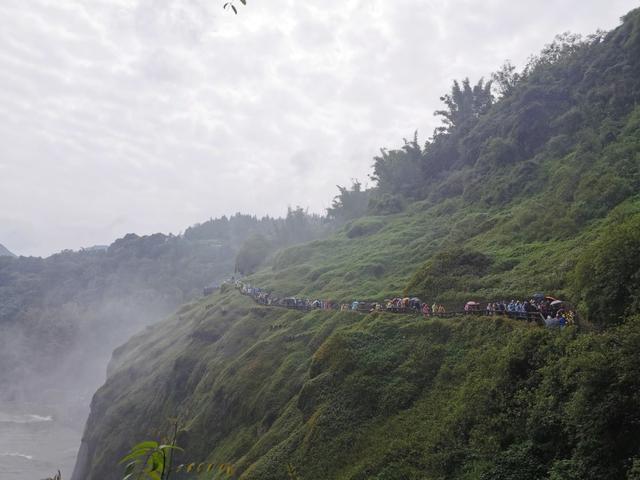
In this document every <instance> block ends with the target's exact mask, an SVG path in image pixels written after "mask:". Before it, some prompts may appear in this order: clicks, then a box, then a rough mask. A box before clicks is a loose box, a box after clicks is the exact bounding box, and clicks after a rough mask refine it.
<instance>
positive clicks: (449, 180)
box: [74, 10, 640, 480]
mask: <svg viewBox="0 0 640 480" xmlns="http://www.w3.org/2000/svg"><path fill="white" fill-rule="evenodd" d="M493 87H495V89H497V91H498V94H497V96H495V95H496V94H495V93H492V92H496V90H492V86H491V85H489V87H487V84H486V83H485V82H479V83H476V84H472V83H471V82H468V81H463V82H460V83H456V84H454V86H453V88H452V90H451V92H450V93H449V94H447V95H445V96H444V97H443V99H444V102H445V106H444V109H443V110H442V111H441V112H439V114H440V115H441V116H442V118H443V120H444V122H443V126H442V128H440V129H439V130H438V131H437V132H436V133H435V135H434V137H433V138H432V139H431V140H429V141H427V142H426V143H425V144H421V143H420V142H419V141H418V138H417V136H416V137H414V138H413V139H411V140H409V141H405V144H404V146H403V147H402V148H401V149H398V150H390V151H388V150H383V152H382V154H381V156H380V157H378V158H376V159H375V164H374V171H373V177H374V178H375V180H376V185H375V187H374V188H373V189H371V190H370V191H366V192H363V191H360V190H359V189H357V188H356V189H353V190H351V191H349V190H341V194H340V195H339V197H338V198H337V199H336V201H335V202H334V205H333V206H332V209H331V210H330V215H331V216H332V217H333V218H336V219H340V220H341V221H342V222H344V226H343V228H342V229H341V230H340V231H338V232H337V233H336V234H334V235H331V236H329V237H328V238H325V239H321V240H316V241H312V242H308V243H304V244H301V245H297V246H294V247H291V248H286V249H282V250H280V251H278V252H277V253H276V254H275V255H274V256H273V257H269V259H268V260H267V261H266V262H265V263H264V264H263V265H262V266H261V267H260V268H259V269H258V270H257V271H256V272H255V273H253V274H252V275H250V276H249V277H248V279H247V281H249V282H251V283H253V284H255V285H258V286H260V287H263V288H266V289H268V290H271V291H273V292H274V293H275V294H276V295H280V296H288V295H298V296H305V297H310V298H322V299H332V300H337V301H350V300H368V299H384V298H389V297H392V296H395V295H399V294H401V293H405V294H410V295H418V296H420V297H421V298H422V299H423V300H426V301H429V302H432V301H437V302H442V303H444V304H446V305H447V307H448V308H460V307H461V306H462V305H463V303H464V302H465V301H466V300H469V299H475V300H480V301H489V300H497V299H507V300H508V299H510V298H528V297H530V296H531V295H533V294H534V292H545V293H550V294H553V295H554V296H559V297H561V298H566V299H568V300H571V301H573V302H574V303H575V304H577V306H578V310H579V312H580V314H581V320H580V322H579V324H578V326H577V327H570V328H566V329H564V330H551V329H544V328H541V327H538V326H535V325H527V324H525V323H519V322H515V321H512V320H508V319H503V318H495V317H467V318H462V319H458V320H449V321H443V320H437V319H427V320H425V319H423V318H420V317H417V316H413V317H408V316H404V317H399V316H394V315H390V314H378V313H373V314H369V315H359V314H355V313H352V312H334V311H329V312H327V311H322V310H317V311H313V312H309V313H307V312H299V311H290V310H283V309H279V308H274V307H263V306H258V305H256V304H254V303H252V302H251V301H250V300H249V299H247V298H246V297H241V296H240V295H239V294H238V293H237V292H235V291H232V290H231V289H226V290H225V291H222V292H219V293H216V294H215V295H213V296H211V297H207V298H204V299H200V300H199V301H194V302H191V303H188V304H185V305H184V306H183V307H182V308H181V309H180V310H178V312H176V314H175V315H174V316H172V317H171V318H169V319H167V320H166V321H165V322H163V323H161V324H159V325H157V326H156V327H154V328H153V329H149V330H147V331H146V332H144V333H143V334H140V335H137V336H136V337H134V338H133V339H131V340H130V341H129V342H128V343H127V344H125V345H124V346H123V347H121V348H119V349H118V350H117V351H116V352H115V354H114V358H113V362H112V364H111V368H110V375H109V378H108V380H107V382H106V384H105V385H104V386H103V387H102V388H101V389H100V390H99V391H98V392H97V393H96V395H95V396H94V399H93V402H92V407H91V409H92V411H91V416H90V418H89V421H88V423H87V428H86V432H85V436H84V442H83V446H82V448H81V452H80V455H79V459H78V464H77V466H76V472H75V474H74V480H97V479H100V480H103V479H104V480H115V479H117V478H120V477H121V471H119V470H117V467H114V466H115V465H116V463H117V461H118V459H119V458H120V457H121V456H123V455H124V454H125V452H126V451H127V450H128V448H129V447H131V446H132V445H133V444H134V443H136V442H138V441H142V440H144V439H147V438H152V437H154V435H157V432H158V431H160V432H162V431H166V429H167V422H166V419H167V418H169V417H178V418H179V419H180V421H181V431H180V433H179V435H178V442H179V444H180V446H181V447H183V448H185V451H186V453H185V454H182V456H181V458H180V460H181V461H187V462H194V461H195V462H199V461H211V462H232V463H233V464H234V465H236V467H237V471H238V476H239V478H241V479H247V480H248V479H256V480H257V479H260V480H265V479H273V480H276V479H282V478H286V477H287V470H288V469H289V470H290V468H291V467H293V468H295V470H296V471H297V472H298V473H299V476H300V478H302V479H308V480H316V479H318V480H319V479H323V480H324V479H344V480H365V479H376V480H401V479H402V480H406V479H411V480H413V479H415V480H418V479H424V478H434V479H435V478H437V479H454V478H455V479H467V480H489V479H491V480H508V479H515V478H517V479H524V480H537V479H554V480H559V479H567V480H568V479H589V480H596V479H598V480H602V479H604V480H618V479H625V478H626V479H635V478H639V477H638V475H639V473H638V472H640V442H638V439H640V423H639V422H638V421H637V417H638V412H640V397H638V395H637V394H636V392H637V391H638V388H640V383H639V382H640V375H639V372H640V363H639V358H640V357H639V356H638V355H637V351H638V348H640V315H639V314H640V300H639V299H640V196H639V194H638V192H640V106H639V105H640V10H634V11H632V12H630V13H629V14H627V15H626V16H625V17H624V21H623V24H622V25H621V26H620V27H619V28H617V29H616V30H614V31H612V32H609V33H607V34H602V35H600V34H598V35H594V36H592V37H589V38H587V39H583V40H580V39H578V38H576V37H573V36H566V35H565V36H562V37H561V38H558V39H556V41H555V42H553V43H552V44H550V45H548V46H547V47H546V48H545V49H544V50H543V51H542V53H541V54H540V55H538V56H536V57H534V58H533V59H532V60H531V61H530V62H529V64H528V65H527V66H526V67H525V68H523V69H522V70H521V71H519V72H516V71H515V70H513V69H511V68H510V67H509V66H508V65H507V66H505V67H504V68H502V69H501V70H500V71H499V72H497V74H496V75H495V84H494V85H493ZM363 200H366V202H365V201H363ZM363 204H366V208H364V209H363V208H362V205H363ZM354 212H357V213H354ZM123 425H124V426H126V427H124V428H123Z"/></svg>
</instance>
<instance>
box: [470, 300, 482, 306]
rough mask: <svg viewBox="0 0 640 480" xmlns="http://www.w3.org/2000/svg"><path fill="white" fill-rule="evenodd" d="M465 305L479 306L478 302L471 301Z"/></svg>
mask: <svg viewBox="0 0 640 480" xmlns="http://www.w3.org/2000/svg"><path fill="white" fill-rule="evenodd" d="M467 305H480V304H479V303H478V302H474V301H473V300H471V301H469V302H467Z"/></svg>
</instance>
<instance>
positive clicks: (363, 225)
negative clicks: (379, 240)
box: [347, 218, 384, 238]
mask: <svg viewBox="0 0 640 480" xmlns="http://www.w3.org/2000/svg"><path fill="white" fill-rule="evenodd" d="M382 227H384V222H382V221H380V220H376V219H372V218H363V219H362V220H357V221H355V222H353V223H352V224H351V225H350V226H349V227H348V228H347V237H349V238H355V237H362V236H364V235H370V234H372V233H376V232H377V231H378V230H380V229H381V228H382Z"/></svg>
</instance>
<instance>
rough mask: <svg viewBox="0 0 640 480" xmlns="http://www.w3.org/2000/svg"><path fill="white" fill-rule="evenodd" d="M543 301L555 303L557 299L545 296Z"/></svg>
mask: <svg viewBox="0 0 640 480" xmlns="http://www.w3.org/2000/svg"><path fill="white" fill-rule="evenodd" d="M544 299H545V300H551V301H552V302H555V301H556V300H557V298H555V297H550V296H549V295H547V296H546V297H544Z"/></svg>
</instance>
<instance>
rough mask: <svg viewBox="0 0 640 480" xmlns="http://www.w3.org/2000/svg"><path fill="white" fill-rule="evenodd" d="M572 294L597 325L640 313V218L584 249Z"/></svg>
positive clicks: (616, 228)
mask: <svg viewBox="0 0 640 480" xmlns="http://www.w3.org/2000/svg"><path fill="white" fill-rule="evenodd" d="M573 290H574V295H575V297H576V298H578V299H579V300H580V306H581V307H582V309H583V310H584V312H585V313H586V314H587V318H588V319H589V320H590V321H593V322H595V323H597V324H601V325H606V324H610V323H616V322H620V321H621V320H622V319H623V317H625V316H627V315H631V314H634V313H638V312H640V215H636V216H634V217H632V218H631V219H629V220H627V221H625V222H624V223H622V224H621V225H618V226H615V227H612V228H611V229H610V230H608V231H606V232H605V233H604V234H603V235H602V236H601V237H600V238H599V239H598V240H597V241H596V242H594V243H593V244H592V245H590V246H589V247H587V248H586V249H585V251H584V252H583V253H582V255H581V256H580V259H579V261H578V263H577V265H576V267H575V272H574V282H573Z"/></svg>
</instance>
